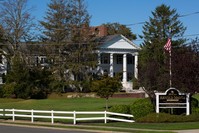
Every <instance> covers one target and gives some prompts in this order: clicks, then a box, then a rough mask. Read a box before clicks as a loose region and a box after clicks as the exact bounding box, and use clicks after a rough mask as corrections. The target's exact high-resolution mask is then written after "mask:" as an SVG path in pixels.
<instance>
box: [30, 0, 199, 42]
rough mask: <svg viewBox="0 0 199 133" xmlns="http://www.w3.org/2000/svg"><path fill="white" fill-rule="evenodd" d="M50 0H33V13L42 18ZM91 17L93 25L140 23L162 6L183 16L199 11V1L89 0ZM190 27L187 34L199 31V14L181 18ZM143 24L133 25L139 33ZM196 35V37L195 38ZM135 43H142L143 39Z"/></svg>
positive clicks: (38, 18) (133, 30)
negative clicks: (168, 7)
mask: <svg viewBox="0 0 199 133" xmlns="http://www.w3.org/2000/svg"><path fill="white" fill-rule="evenodd" d="M49 2H50V0H29V3H28V4H29V5H31V6H34V7H35V8H34V10H33V11H32V14H33V16H35V17H36V19H37V20H42V19H43V17H44V16H45V12H46V11H47V8H48V7H47V3H49ZM85 2H86V3H87V6H88V8H87V9H88V12H89V14H90V15H91V16H92V17H91V26H98V25H101V24H103V23H107V22H110V23H113V22H118V23H120V24H136V23H139V22H144V21H148V20H149V17H150V16H151V12H152V11H154V9H155V8H156V7H157V6H159V5H161V4H166V5H169V6H170V7H171V8H172V9H173V8H175V9H176V10H177V12H178V13H179V14H180V15H185V14H190V13H194V12H199V0H85ZM180 20H181V21H182V22H183V24H184V26H186V27H187V30H186V32H185V35H191V34H199V25H198V24H199V13H198V14H195V15H190V16H186V17H182V18H180ZM142 26H143V25H140V24H137V25H132V26H130V28H131V30H132V32H133V33H135V34H142ZM195 37H196V36H192V38H195ZM135 43H137V44H138V43H140V42H139V39H138V41H137V42H136V41H135Z"/></svg>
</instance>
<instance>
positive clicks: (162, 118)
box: [136, 113, 199, 123]
mask: <svg viewBox="0 0 199 133" xmlns="http://www.w3.org/2000/svg"><path fill="white" fill-rule="evenodd" d="M198 120H199V114H192V115H188V116H186V115H171V114H166V113H159V114H157V113H151V114H148V115H147V116H145V117H142V118H139V119H137V120H136V122H144V123H167V122H168V123H172V122H194V121H198Z"/></svg>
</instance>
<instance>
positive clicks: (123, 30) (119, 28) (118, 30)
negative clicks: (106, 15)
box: [104, 23, 137, 40]
mask: <svg viewBox="0 0 199 133" xmlns="http://www.w3.org/2000/svg"><path fill="white" fill-rule="evenodd" d="M104 25H105V26H106V27H107V28H108V31H107V32H108V35H114V34H122V35H124V36H125V37H127V38H128V39H130V40H135V39H136V38H137V37H136V35H135V34H133V33H132V32H131V29H130V28H128V27H126V25H122V24H119V23H107V24H104Z"/></svg>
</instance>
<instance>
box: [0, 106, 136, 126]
mask: <svg viewBox="0 0 199 133" xmlns="http://www.w3.org/2000/svg"><path fill="white" fill-rule="evenodd" d="M77 115H81V116H82V115H87V117H86V118H85V117H77ZM88 115H101V116H100V117H88ZM114 116H122V117H127V118H133V115H129V114H121V113H114V112H108V111H99V112H85V111H53V110H51V111H45V110H19V109H0V118H3V117H12V120H13V121H15V119H16V118H17V117H23V118H30V119H31V122H34V120H35V118H46V119H51V123H52V124H53V123H54V120H55V119H68V120H73V124H76V122H77V121H84V120H86V121H88V120H104V123H107V121H108V120H111V121H121V122H135V121H134V120H130V119H125V118H123V119H122V118H114Z"/></svg>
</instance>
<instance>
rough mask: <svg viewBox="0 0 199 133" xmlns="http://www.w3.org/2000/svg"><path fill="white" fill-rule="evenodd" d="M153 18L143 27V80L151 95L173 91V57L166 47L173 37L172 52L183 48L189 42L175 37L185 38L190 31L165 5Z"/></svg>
mask: <svg viewBox="0 0 199 133" xmlns="http://www.w3.org/2000/svg"><path fill="white" fill-rule="evenodd" d="M152 15H153V16H152V17H150V18H149V22H146V23H145V25H144V26H143V39H144V42H143V44H142V45H141V48H142V50H141V51H140V53H139V81H140V84H141V86H144V87H145V89H146V90H147V92H148V93H149V94H153V93H151V92H153V91H154V90H158V91H165V90H166V89H168V88H169V79H170V77H169V62H168V61H169V60H168V59H169V56H168V54H167V53H166V52H164V48H163V47H164V45H165V44H166V41H167V38H168V37H171V38H172V50H174V49H175V48H177V47H179V46H181V45H182V43H183V42H184V41H185V40H183V39H178V40H176V39H174V38H177V37H181V36H182V35H183V34H184V31H185V30H186V28H185V27H184V26H183V24H182V22H180V21H179V14H178V13H176V10H175V9H171V8H170V6H166V5H164V4H162V5H160V6H158V7H157V8H156V9H155V11H153V12H152ZM170 30H171V32H170Z"/></svg>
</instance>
